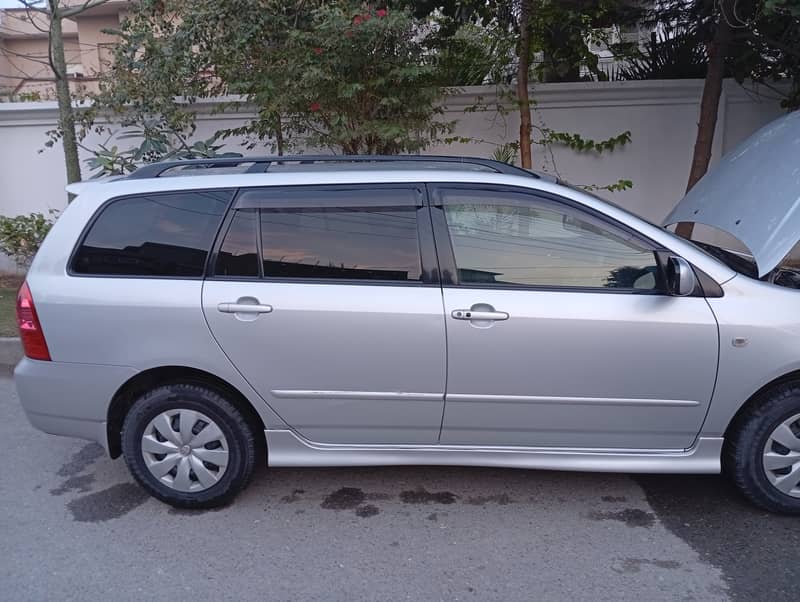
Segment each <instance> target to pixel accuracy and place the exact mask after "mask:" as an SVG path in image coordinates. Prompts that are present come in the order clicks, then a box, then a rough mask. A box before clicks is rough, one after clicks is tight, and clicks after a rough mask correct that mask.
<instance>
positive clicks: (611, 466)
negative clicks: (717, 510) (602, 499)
mask: <svg viewBox="0 0 800 602" xmlns="http://www.w3.org/2000/svg"><path fill="white" fill-rule="evenodd" d="M264 433H265V435H266V439H267V447H268V455H267V457H268V461H269V465H270V466H295V467H297V466H403V465H441V466H487V467H498V468H531V469H539V470H579V471H589V472H592V471H594V472H661V473H668V472H674V473H696V474H699V473H708V474H713V473H718V472H719V471H720V453H721V451H722V442H723V439H722V438H721V437H719V438H717V437H701V438H700V439H698V440H697V442H696V443H695V445H694V446H693V447H691V448H690V449H687V450H619V449H593V450H592V449H564V448H537V447H479V446H472V445H337V444H328V443H312V442H311V441H307V440H305V439H303V438H302V437H300V436H299V435H297V434H296V433H295V432H293V431H289V430H266V431H265V432H264Z"/></svg>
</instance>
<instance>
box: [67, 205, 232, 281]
mask: <svg viewBox="0 0 800 602" xmlns="http://www.w3.org/2000/svg"><path fill="white" fill-rule="evenodd" d="M232 196H233V191H232V190H210V191H204V190H193V191H185V192H176V193H157V194H149V195H136V196H130V197H125V198H122V199H119V200H115V201H112V202H110V203H109V204H108V205H106V206H105V208H104V209H102V212H101V213H100V215H99V216H98V217H97V219H96V220H95V221H94V223H93V224H92V225H91V227H90V229H89V231H88V233H87V234H86V236H85V238H84V240H83V242H82V243H81V245H80V247H79V248H78V250H77V252H76V253H75V257H74V259H73V262H72V271H73V272H74V273H77V274H89V275H106V276H117V275H120V276H151V277H153V276H155V277H159V276H160V277H201V276H202V275H203V272H204V269H205V263H206V258H207V257H208V253H209V251H210V249H211V246H212V244H213V242H214V238H215V237H216V235H217V230H218V229H219V226H220V222H221V221H222V218H223V216H224V215H225V210H226V209H227V207H228V204H229V203H230V200H231V198H232Z"/></svg>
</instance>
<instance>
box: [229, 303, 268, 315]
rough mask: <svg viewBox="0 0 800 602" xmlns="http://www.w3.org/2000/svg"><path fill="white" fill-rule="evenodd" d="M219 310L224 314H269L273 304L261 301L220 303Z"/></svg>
mask: <svg viewBox="0 0 800 602" xmlns="http://www.w3.org/2000/svg"><path fill="white" fill-rule="evenodd" d="M217 310H219V311H221V312H222V313H224V314H268V313H271V312H272V306H271V305H262V304H260V303H220V304H219V305H217Z"/></svg>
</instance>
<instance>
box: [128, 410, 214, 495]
mask: <svg viewBox="0 0 800 602" xmlns="http://www.w3.org/2000/svg"><path fill="white" fill-rule="evenodd" d="M142 457H143V458H144V463H145V465H146V466H147V468H148V470H149V471H150V473H151V474H152V475H153V476H154V477H155V478H156V479H158V481H159V482H160V483H163V484H164V485H166V486H167V487H169V488H170V489H175V490H177V491H183V492H196V491H203V490H205V489H208V488H209V487H211V486H212V485H214V484H215V483H216V482H217V481H219V480H220V479H221V478H222V475H223V474H225V470H226V468H227V467H228V441H227V439H225V435H224V434H223V433H222V430H220V428H219V427H218V426H217V425H216V424H215V423H214V421H213V420H211V419H210V418H209V417H208V416H206V415H205V414H202V413H200V412H197V411H195V410H185V409H175V410H167V411H166V412H162V413H161V414H159V415H158V416H156V417H155V418H153V419H152V420H151V421H150V423H149V424H148V425H147V428H145V429H144V433H143V434H142Z"/></svg>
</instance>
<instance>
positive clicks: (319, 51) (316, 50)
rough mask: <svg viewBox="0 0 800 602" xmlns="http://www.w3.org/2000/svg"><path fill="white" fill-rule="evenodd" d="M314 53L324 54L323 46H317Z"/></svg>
mask: <svg viewBox="0 0 800 602" xmlns="http://www.w3.org/2000/svg"><path fill="white" fill-rule="evenodd" d="M314 54H316V55H320V54H322V48H320V47H319V46H317V47H316V48H314Z"/></svg>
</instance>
